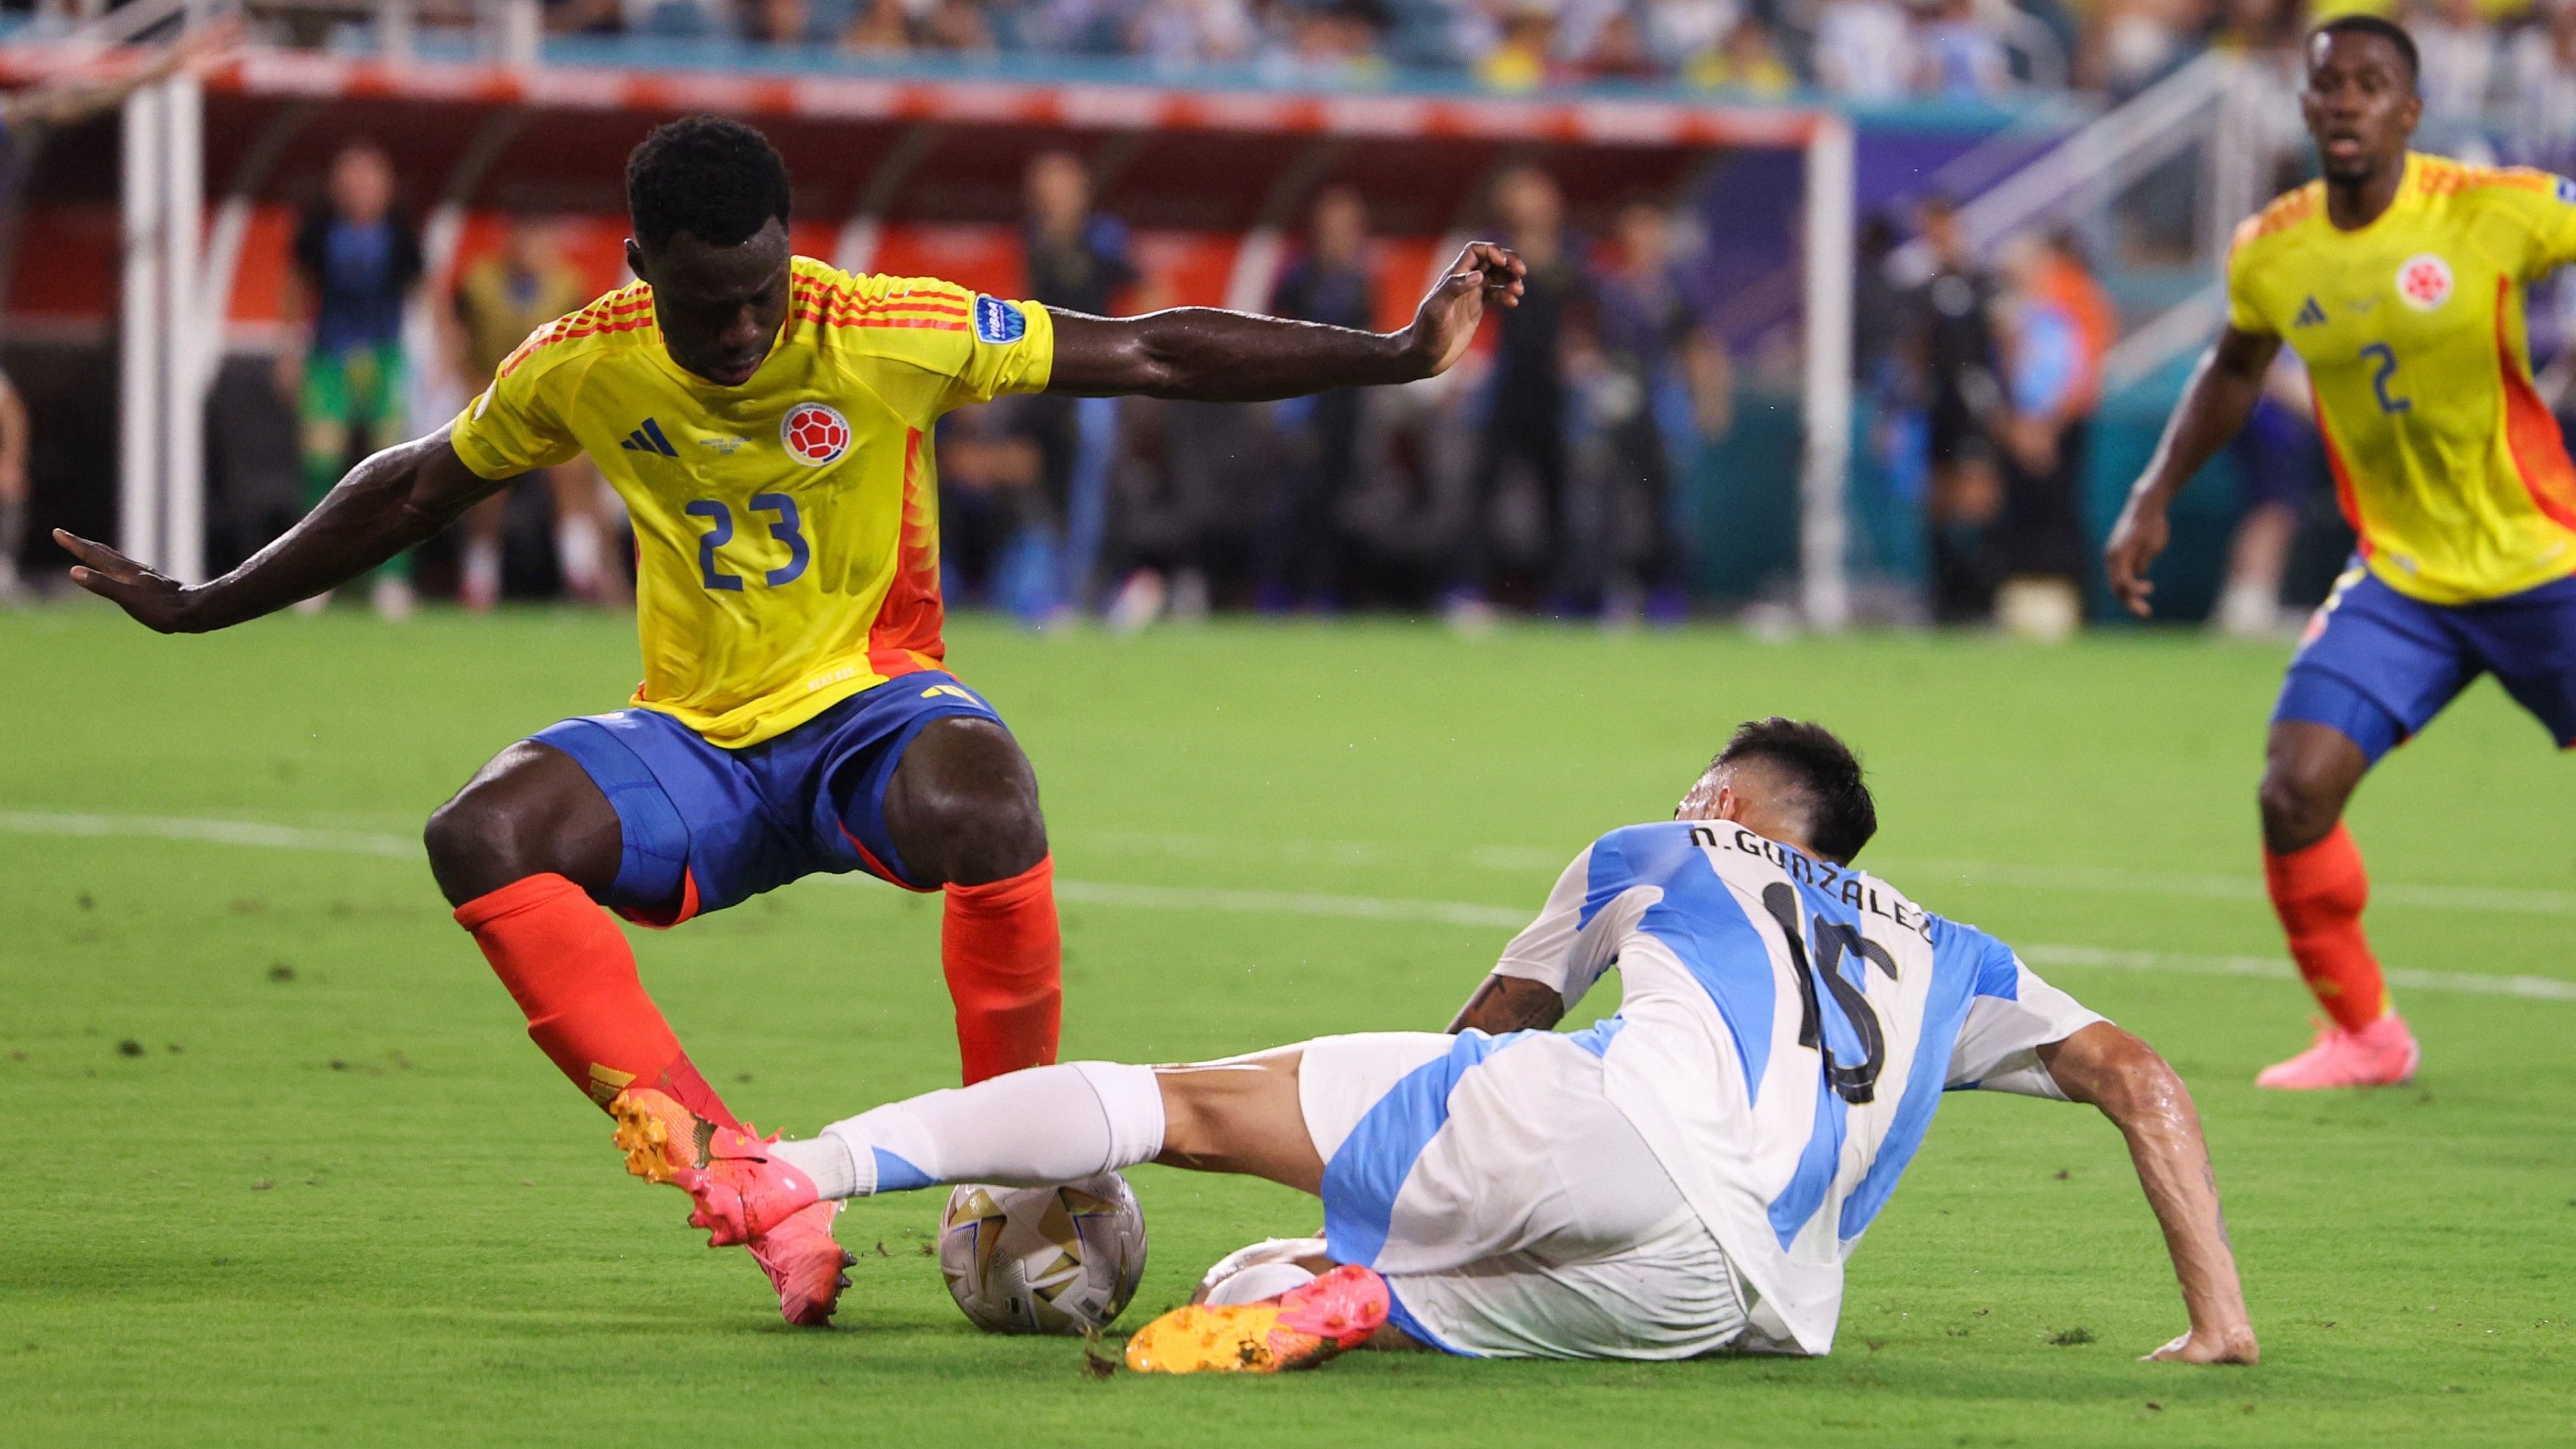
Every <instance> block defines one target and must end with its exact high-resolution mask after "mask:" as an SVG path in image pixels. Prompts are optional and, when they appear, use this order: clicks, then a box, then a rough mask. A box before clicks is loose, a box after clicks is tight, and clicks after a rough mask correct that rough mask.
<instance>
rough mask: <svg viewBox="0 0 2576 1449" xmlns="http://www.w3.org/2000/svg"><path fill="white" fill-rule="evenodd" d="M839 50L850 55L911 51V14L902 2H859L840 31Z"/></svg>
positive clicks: (902, 0)
mask: <svg viewBox="0 0 2576 1449" xmlns="http://www.w3.org/2000/svg"><path fill="white" fill-rule="evenodd" d="M841 49H843V50H846V51H849V52H851V53H852V54H854V55H879V56H892V55H902V54H904V53H905V52H907V51H909V50H911V49H912V10H911V8H910V7H908V6H907V5H905V4H904V0H859V3H858V5H857V6H856V7H855V8H854V9H853V10H852V11H851V12H850V19H849V23H848V24H847V25H844V26H843V27H842V28H841Z"/></svg>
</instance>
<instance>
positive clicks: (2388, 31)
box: [2308, 15, 2424, 85]
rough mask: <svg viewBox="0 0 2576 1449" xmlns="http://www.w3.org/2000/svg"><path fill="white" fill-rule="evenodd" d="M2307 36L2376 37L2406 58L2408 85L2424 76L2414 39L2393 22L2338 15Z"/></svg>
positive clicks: (2421, 61)
mask: <svg viewBox="0 0 2576 1449" xmlns="http://www.w3.org/2000/svg"><path fill="white" fill-rule="evenodd" d="M2308 34H2309V35H2311V36H2318V35H2376V36H2378V37H2379V38H2380V39H2382V40H2385V41H2387V42H2388V43H2389V44H2390V45H2393V46H2396V47H2397V53H2398V54H2399V55H2402V56H2404V57H2406V83H2407V84H2408V85H2413V84H2414V83H2415V82H2416V80H2417V79H2418V78H2419V77H2421V76H2422V75H2423V74H2424V60H2423V57H2422V56H2420V55H2418V54H2416V51H2415V37H2414V36H2411V35H2409V34H2407V33H2406V27H2405V26H2403V25H2400V24H2398V23H2397V22H2396V21H2394V20H2387V19H2383V18H2381V17H2379V16H2377V15H2338V16H2336V17H2335V18H2334V19H2332V20H2329V21H2327V22H2325V23H2324V24H2322V25H2320V26H2318V27H2317V28H2316V29H2314V30H2312V31H2309V32H2308Z"/></svg>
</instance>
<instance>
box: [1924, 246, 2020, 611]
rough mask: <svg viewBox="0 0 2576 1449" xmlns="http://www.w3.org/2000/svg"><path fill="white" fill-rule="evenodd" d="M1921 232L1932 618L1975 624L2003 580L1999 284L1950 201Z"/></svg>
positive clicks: (1991, 607)
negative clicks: (1998, 548) (1926, 271)
mask: <svg viewBox="0 0 2576 1449" xmlns="http://www.w3.org/2000/svg"><path fill="white" fill-rule="evenodd" d="M1915 229H1916V231H1917V233H1918V234H1919V235H1921V236H1922V238H1923V240H1924V242H1925V243H1926V244H1927V245H1928V246H1930V248H1931V250H1932V268H1933V270H1932V274H1931V275H1930V276H1928V277H1926V278H1924V279H1923V280H1922V281H1921V282H1920V283H1918V284H1917V285H1916V286H1914V287H1913V288H1912V289H1910V290H1909V291H1908V293H1907V294H1906V299H1905V312H1904V319H1903V327H1904V332H1905V336H1906V350H1907V352H1908V353H1909V357H1908V359H1907V361H1908V362H1909V364H1910V366H1909V371H1910V372H1911V374H1912V376H1913V380H1914V383H1915V387H1916V390H1917V394H1918V397H1919V399H1920V403H1921V406H1922V411H1923V420H1924V421H1923V426H1924V454H1925V458H1926V461H1927V462H1928V463H1929V465H1930V476H1929V478H1928V480H1927V481H1928V484H1929V488H1928V492H1927V496H1926V499H1925V508H1924V516H1925V524H1926V528H1927V531H1928V532H1929V534H1930V535H1931V555H1932V578H1931V587H1932V617H1933V619H1934V620H1935V621H1937V622H1940V623H1945V624H1948V623H1969V622H1974V621H1977V620H1982V619H1984V618H1986V617H1988V616H1989V615H1990V614H1992V613H1993V611H1994V598H1995V586H1996V585H1997V584H1998V583H1999V582H2000V581H2001V574H2000V572H1999V570H2000V567H2001V562H2000V560H1999V559H1997V558H1996V556H1995V550H1994V544H1995V540H1994V538H1993V537H1992V536H1991V535H1992V532H1993V524H1994V522H1995V520H1996V518H1997V516H1998V515H2000V514H2001V513H2002V511H2003V483H2002V479H2001V477H2000V476H1999V475H1998V473H1997V471H1996V459H1995V446H1994V433H1995V427H1996V424H1997V423H1999V422H2000V421H2001V419H2002V415H2003V412H2004V408H2005V398H2004V393H2003V385H2002V382H2001V380H2000V378H2001V369H2000V359H1999V358H1998V356H1997V353H1996V348H1995V328H1994V303H1995V284H1994V279H1993V278H1992V277H1991V276H1989V275H1988V274H1987V273H1986V271H1985V270H1984V269H1983V268H1982V267H1980V266H1979V265H1978V264H1977V262H1976V260H1975V259H1974V258H1973V257H1972V256H1971V255H1970V254H1969V251H1968V247H1967V242H1966V239H1965V238H1964V237H1963V236H1961V235H1960V231H1959V220H1958V212H1957V209H1956V208H1955V207H1954V206H1953V205H1952V204H1951V202H1950V200H1949V198H1948V197H1945V196H1933V197H1931V198H1928V199H1927V200H1925V201H1924V202H1923V204H1922V205H1921V206H1920V207H1918V208H1917V209H1916V212H1915Z"/></svg>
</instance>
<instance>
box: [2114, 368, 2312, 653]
mask: <svg viewBox="0 0 2576 1449" xmlns="http://www.w3.org/2000/svg"><path fill="white" fill-rule="evenodd" d="M2280 350H2281V339H2280V338H2278V337H2273V336H2269V335H2266V334H2264V333H2259V332H2240V331H2238V330H2236V329H2235V328H2234V327H2229V328H2227V329H2226V330H2225V331H2222V332H2220V333H2219V334H2218V343H2217V345H2216V346H2214V347H2212V348H2210V349H2209V351H2207V352H2205V353H2203V354H2201V359H2200V365H2199V366H2197V367H2195V368H2193V369H2192V373H2191V381H2189V382H2187V383H2185V384H2184V385H2183V390H2182V401H2181V402H2179V403H2176V404H2175V405H2174V411H2173V417H2172V419H2171V420H2169V421H2168V422H2167V423H2166V424H2165V434H2164V437H2163V438H2161V439H2160V440H2158V441H2157V443H2156V452H2155V456H2154V457H2152V458H2149V459H2148V460H2147V469H2146V471H2145V472H2143V473H2141V474H2139V475H2138V482H2137V485H2136V486H2135V487H2133V488H2131V489H2130V490H2129V502H2128V506H2127V507H2125V508H2122V509H2121V510H2120V521H2119V522H2118V523H2116V524H2113V525H2112V527H2111V539H2110V542H2109V543H2107V544H2105V545H2103V548H2102V567H2103V571H2104V573H2105V574H2106V575H2107V576H2108V578H2109V581H2110V585H2111V592H2112V593H2113V594H2114V595H2116V596H2118V598H2119V600H2120V602H2121V603H2123V604H2126V605H2127V606H2128V608H2129V612H2130V613H2132V614H2135V615H2137V616H2138V617H2139V618H2141V619H2143V618H2145V617H2147V615H2148V613H2149V610H2150V605H2149V603H2148V599H2149V596H2151V595H2153V594H2154V593H2155V591H2156V586H2155V585H2154V584H2153V583H2150V582H2148V580H2147V566H2148V565H2150V564H2152V563H2154V562H2155V560H2156V555H2157V554H2160V553H2162V552H2164V551H2165V543H2166V541H2167V539H2168V538H2170V537H2171V534H2172V530H2171V529H2170V528H2168V527H2167V525H2166V523H2165V508H2166V506H2167V505H2168V504H2171V503H2172V502H2173V498H2174V495H2175V494H2177V493H2180V492H2181V491H2182V487H2183V485H2184V484H2186V483H2188V482H2190V481H2191V479H2192V475H2193V474H2195V473H2198V472H2199V471H2200V470H2201V467H2202V466H2203V465H2204V464H2206V463H2208V461H2209V460H2210V459H2211V458H2214V457H2216V456H2217V455H2218V450H2219V449H2221V448H2224V447H2226V446H2227V443H2228V440H2229V439H2231V438H2233V437H2235V436H2236V434H2237V431H2238V430H2239V429H2241V428H2243V427H2244V426H2245V419H2246V418H2247V417H2249V416H2251V415H2252V414H2253V411H2254V403H2255V400H2256V399H2258V398H2260V397H2261V396H2262V395H2263V374H2264V373H2265V372H2267V371H2269V370H2270V369H2271V366H2272V359H2273V357H2274V356H2276V355H2277V354H2278V353H2279V352H2280Z"/></svg>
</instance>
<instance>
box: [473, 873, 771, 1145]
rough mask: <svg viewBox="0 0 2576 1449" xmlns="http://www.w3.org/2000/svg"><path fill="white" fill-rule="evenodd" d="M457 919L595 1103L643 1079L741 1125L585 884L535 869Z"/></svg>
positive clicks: (557, 1060)
mask: <svg viewBox="0 0 2576 1449" xmlns="http://www.w3.org/2000/svg"><path fill="white" fill-rule="evenodd" d="M456 924H458V925H460V926H463V927H464V928H465V929H467V930H468V931H471V932H473V933H474V944H476V945H478V946H480V947H482V948H483V956H484V959H485V960H488V961H490V962H491V963H492V969H493V970H494V971H495V972H497V973H499V974H500V977H501V984H502V985H503V986H506V987H508V988H509V989H510V998H511V999H512V1000H513V1001H516V1002H518V1003H519V1010H521V1011H523V1012H525V1013H527V1017H528V1035H529V1037H530V1038H532V1039H533V1040H534V1041H535V1042H536V1044H537V1046H538V1048H539V1049H540V1050H542V1051H543V1052H544V1053H545V1054H546V1055H547V1056H548V1057H550V1058H552V1059H553V1060H554V1064H555V1066H556V1067H557V1068H559V1069H561V1071H562V1072H563V1074H564V1075H565V1076H567V1077H570V1078H572V1084H573V1085H574V1086H576V1087H579V1088H581V1089H582V1091H584V1092H586V1093H588V1094H589V1096H590V1099H591V1100H592V1101H594V1102H597V1103H599V1104H600V1105H601V1106H602V1107H605V1106H607V1105H608V1102H609V1099H611V1098H613V1097H615V1096H616V1095H617V1094H618V1093H619V1092H620V1091H623V1090H624V1089H625V1088H626V1087H627V1086H628V1085H629V1084H631V1083H642V1084H643V1085H645V1086H648V1087H658V1088H660V1089H661V1090H662V1091H664V1092H667V1093H669V1094H670V1095H671V1097H672V1099H673V1100H675V1101H677V1102H678V1103H679V1104H680V1105H681V1106H683V1107H686V1108H688V1109H689V1110H690V1111H692V1112H695V1113H697V1114H698V1115H699V1116H701V1117H703V1118H706V1119H707V1120H708V1121H710V1122H713V1123H715V1124H716V1125H718V1126H720V1127H739V1126H741V1125H742V1124H741V1123H739V1122H737V1121H736V1120H734V1115H733V1113H731V1112H729V1111H727V1110H725V1104H724V1102H723V1100H722V1099H721V1098H719V1097H717V1096H716V1089H715V1088H713V1087H711V1086H708V1085H707V1079H706V1078H704V1077H702V1076H699V1075H698V1069H697V1068H696V1067H694V1066H691V1065H690V1064H689V1057H688V1054H687V1053H686V1052H683V1051H681V1050H680V1039H679V1038H678V1037H676V1036H673V1035H672V1034H671V1026H670V1023H669V1022H666V1021H664V1020H663V1019H662V1012H661V1010H660V1008H658V1007H656V1006H654V1005H653V998H652V997H649V996H647V995H645V994H644V983H643V982H642V981H640V980H638V979H637V978H636V975H635V951H634V949H633V948H632V947H630V946H628V945H627V944H626V935H625V933H624V932H622V931H620V930H618V929H617V922H616V921H614V920H612V919H610V917H609V914H608V912H606V911H604V910H601V909H600V908H599V907H598V906H597V905H594V904H592V902H591V899H590V897H589V896H587V895H585V894H583V893H582V889H581V887H579V886H577V885H574V884H573V883H572V882H571V881H568V880H566V879H564V878H563V877H562V876H559V875H532V876H529V877H527V878H526V879H524V880H517V881H512V882H511V883H510V884H508V885H505V886H503V887H501V888H500V889H499V890H497V891H494V892H492V893H491V894H490V895H486V896H477V897H475V898H474V899H473V900H470V901H467V902H466V903H465V904H463V905H461V906H458V907H457V908H456Z"/></svg>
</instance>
